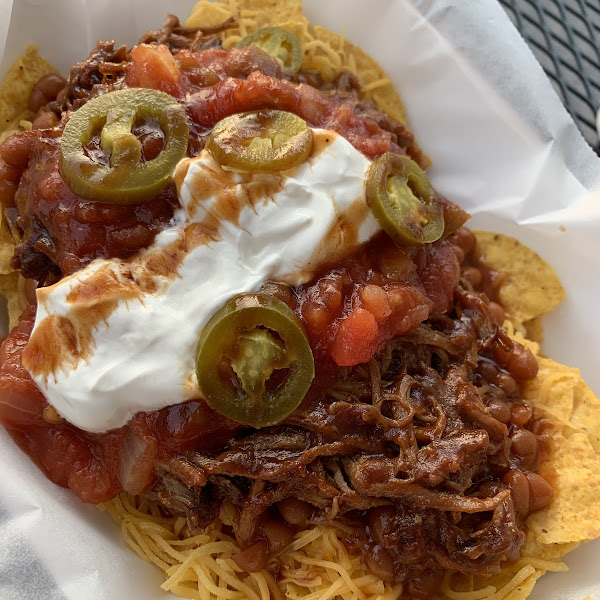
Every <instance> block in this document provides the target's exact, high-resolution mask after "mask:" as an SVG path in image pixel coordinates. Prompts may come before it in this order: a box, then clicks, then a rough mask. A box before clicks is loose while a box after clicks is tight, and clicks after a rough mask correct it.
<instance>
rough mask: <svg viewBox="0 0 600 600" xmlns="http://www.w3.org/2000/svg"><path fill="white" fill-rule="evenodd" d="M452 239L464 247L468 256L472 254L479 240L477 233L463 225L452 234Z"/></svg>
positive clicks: (454, 242)
mask: <svg viewBox="0 0 600 600" xmlns="http://www.w3.org/2000/svg"><path fill="white" fill-rule="evenodd" d="M450 241H451V242H452V243H453V244H456V245H457V246H460V247H461V248H462V249H463V252H464V253H465V255H466V256H468V255H469V254H471V253H472V252H473V250H475V246H476V245H477V240H476V239H475V235H474V234H473V232H472V231H471V230H470V229H467V228H466V227H461V228H460V229H458V230H457V231H456V232H455V233H453V234H452V235H451V236H450Z"/></svg>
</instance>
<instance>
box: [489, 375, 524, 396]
mask: <svg viewBox="0 0 600 600" xmlns="http://www.w3.org/2000/svg"><path fill="white" fill-rule="evenodd" d="M494 383H495V384H496V385H497V386H498V387H500V388H502V389H503V390H504V392H505V393H506V395H507V396H511V397H518V396H519V384H518V383H517V382H516V381H515V378H514V377H513V376H512V375H510V374H509V373H505V372H504V371H498V374H497V375H496V378H495V380H494Z"/></svg>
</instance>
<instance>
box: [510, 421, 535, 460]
mask: <svg viewBox="0 0 600 600" xmlns="http://www.w3.org/2000/svg"><path fill="white" fill-rule="evenodd" d="M511 442H512V443H511V446H510V449H511V452H512V453H513V454H515V455H516V456H518V457H520V458H521V459H522V460H521V462H522V464H523V465H524V466H527V467H532V466H533V465H534V464H535V463H536V461H537V456H538V441H537V438H536V436H535V434H533V433H531V431H528V430H527V429H517V430H516V431H515V432H514V433H513V434H512V436H511Z"/></svg>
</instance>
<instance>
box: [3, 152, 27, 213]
mask: <svg viewBox="0 0 600 600" xmlns="http://www.w3.org/2000/svg"><path fill="white" fill-rule="evenodd" d="M22 173H23V171H22V170H21V169H19V168H17V167H12V166H11V165H7V164H6V163H5V162H4V161H3V160H2V159H0V205H2V206H4V207H11V206H14V205H15V193H16V191H17V188H18V187H19V180H20V179H21V175H22Z"/></svg>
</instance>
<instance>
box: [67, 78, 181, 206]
mask: <svg viewBox="0 0 600 600" xmlns="http://www.w3.org/2000/svg"><path fill="white" fill-rule="evenodd" d="M147 118H150V119H155V120H156V121H157V122H158V124H159V126H160V128H161V130H162V131H163V133H164V136H165V140H164V147H163V149H162V151H161V152H160V154H159V155H158V156H157V157H156V158H154V159H153V160H148V161H146V162H144V161H143V160H142V147H141V144H140V141H139V140H138V139H137V138H136V137H135V135H134V134H133V133H132V131H131V130H132V128H133V127H134V125H135V123H136V121H137V120H139V119H147ZM98 132H100V146H101V148H102V150H103V152H104V153H105V154H106V155H107V156H108V157H109V161H110V163H109V165H104V164H101V163H99V162H97V161H95V160H93V159H92V158H91V157H90V156H88V154H87V153H86V151H85V145H86V144H87V143H88V142H89V141H90V140H91V139H92V136H94V135H96V134H97V133H98ZM188 137H189V126H188V123H187V117H186V114H185V110H184V108H183V106H182V105H181V104H179V102H177V100H176V99H175V98H173V97H172V96H170V95H169V94H165V93H164V92H159V91H158V90H151V89H142V88H128V89H125V90H118V91H116V92H110V93H108V94H104V95H102V96H98V97H97V98H94V99H93V100H90V101H89V102H87V103H86V104H84V105H83V106H82V107H81V108H79V109H78V110H76V111H75V112H74V113H73V115H72V116H71V118H70V119H69V121H68V122H67V125H66V127H65V130H64V132H63V135H62V139H61V162H60V172H61V175H62V177H63V179H64V180H65V182H66V183H67V185H68V186H69V187H70V188H71V189H72V190H73V192H75V193H76V194H78V195H80V196H82V197H84V198H88V199H90V200H97V201H100V202H113V203H116V204H133V203H137V202H141V201H143V200H147V199H149V198H152V197H153V196H155V195H156V194H158V193H159V192H160V191H162V190H163V189H164V188H165V187H166V186H167V184H168V183H169V180H170V178H171V174H172V173H173V169H174V168H175V165H176V164H177V163H178V162H179V161H180V160H181V159H182V158H183V157H184V156H185V153H186V150H187V143H188Z"/></svg>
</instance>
